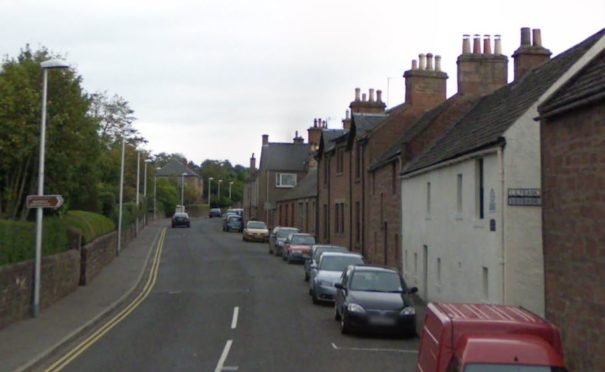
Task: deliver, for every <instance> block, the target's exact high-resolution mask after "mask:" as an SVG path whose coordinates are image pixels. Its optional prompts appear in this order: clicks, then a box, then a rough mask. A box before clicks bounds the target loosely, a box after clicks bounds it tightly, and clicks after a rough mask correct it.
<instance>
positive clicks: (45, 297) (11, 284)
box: [0, 250, 80, 328]
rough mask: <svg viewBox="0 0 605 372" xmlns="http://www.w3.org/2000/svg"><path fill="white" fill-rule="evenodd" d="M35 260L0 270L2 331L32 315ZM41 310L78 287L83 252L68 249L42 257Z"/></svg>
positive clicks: (0, 317) (0, 324)
mask: <svg viewBox="0 0 605 372" xmlns="http://www.w3.org/2000/svg"><path fill="white" fill-rule="evenodd" d="M33 271H34V261H33V260H29V261H25V262H20V263H17V264H14V265H7V266H2V267H0V288H1V289H0V328H3V327H5V326H6V325H8V324H9V323H12V322H15V321H18V320H21V319H25V318H28V317H30V316H31V311H32V310H31V303H32V298H33V294H32V290H33V283H32V281H33ZM41 273H42V277H41V279H40V283H41V288H40V310H44V309H45V308H47V307H49V306H50V305H52V304H53V303H55V302H57V301H58V300H59V299H61V298H63V297H64V296H66V295H67V294H69V293H71V292H73V291H75V290H76V288H77V287H78V283H79V281H80V253H79V252H78V251H77V250H69V251H67V252H64V253H59V254H55V255H52V256H46V257H43V258H42V267H41Z"/></svg>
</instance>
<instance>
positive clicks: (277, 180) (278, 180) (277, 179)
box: [275, 173, 296, 189]
mask: <svg viewBox="0 0 605 372" xmlns="http://www.w3.org/2000/svg"><path fill="white" fill-rule="evenodd" d="M286 176H287V177H292V178H293V180H294V184H292V185H289V184H285V183H283V178H284V177H286ZM275 187H277V188H290V189H291V188H293V187H296V173H277V174H275Z"/></svg>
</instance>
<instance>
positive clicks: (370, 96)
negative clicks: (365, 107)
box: [368, 88, 374, 102]
mask: <svg viewBox="0 0 605 372" xmlns="http://www.w3.org/2000/svg"><path fill="white" fill-rule="evenodd" d="M368 96H369V101H370V102H374V89H373V88H370V91H369V94H368Z"/></svg>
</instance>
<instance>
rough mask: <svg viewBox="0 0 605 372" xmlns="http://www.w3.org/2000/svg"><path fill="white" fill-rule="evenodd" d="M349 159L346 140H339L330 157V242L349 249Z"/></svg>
mask: <svg viewBox="0 0 605 372" xmlns="http://www.w3.org/2000/svg"><path fill="white" fill-rule="evenodd" d="M339 152H340V155H339ZM339 156H341V159H342V168H341V170H340V171H339V169H338V165H337V163H338V157H339ZM349 161H350V155H349V152H348V151H346V142H339V143H338V144H337V145H336V149H335V151H334V156H333V157H332V167H331V168H330V188H331V189H330V243H331V244H336V245H340V246H343V247H346V248H349V249H351V241H350V233H351V226H350V215H351V205H350V204H351V203H350V197H349V193H350V168H349ZM337 205H338V207H337ZM343 207H344V211H340V208H343ZM337 209H338V210H339V212H338V214H337V213H336V212H337ZM339 219H342V220H343V221H342V222H339V223H338V225H340V226H338V225H337V221H338V220H339Z"/></svg>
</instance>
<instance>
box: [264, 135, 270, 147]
mask: <svg viewBox="0 0 605 372" xmlns="http://www.w3.org/2000/svg"><path fill="white" fill-rule="evenodd" d="M263 146H269V135H268V134H263Z"/></svg>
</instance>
